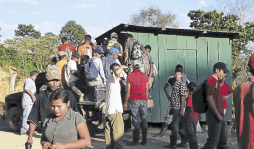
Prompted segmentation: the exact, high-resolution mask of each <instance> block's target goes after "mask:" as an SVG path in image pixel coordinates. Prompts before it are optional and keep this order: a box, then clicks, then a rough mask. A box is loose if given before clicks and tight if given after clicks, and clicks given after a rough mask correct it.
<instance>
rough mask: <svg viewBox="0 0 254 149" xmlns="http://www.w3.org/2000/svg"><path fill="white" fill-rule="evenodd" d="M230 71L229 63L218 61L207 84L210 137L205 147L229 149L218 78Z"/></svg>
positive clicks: (205, 148) (207, 115)
mask: <svg viewBox="0 0 254 149" xmlns="http://www.w3.org/2000/svg"><path fill="white" fill-rule="evenodd" d="M226 73H229V70H228V69H227V65H226V64H225V63H223V62H217V63H215V64H214V65H213V75H212V76H210V77H209V78H208V80H207V83H206V85H205V90H206V100H207V103H208V108H207V111H206V123H207V125H208V139H207V142H206V144H205V145H204V147H203V149H215V148H221V149H227V148H229V146H228V142H227V128H226V125H227V124H226V119H225V115H224V106H223V98H222V95H221V87H220V83H219V82H218V80H221V79H223V78H224V77H225V75H226Z"/></svg>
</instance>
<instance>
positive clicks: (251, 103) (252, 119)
mask: <svg viewBox="0 0 254 149" xmlns="http://www.w3.org/2000/svg"><path fill="white" fill-rule="evenodd" d="M233 97H234V98H233V100H234V106H235V124H236V133H237V141H238V148H239V149H254V135H253V134H254V76H252V77H250V78H249V79H248V80H247V81H246V82H244V83H242V84H240V85H239V86H237V87H236V88H235V91H234V94H233Z"/></svg>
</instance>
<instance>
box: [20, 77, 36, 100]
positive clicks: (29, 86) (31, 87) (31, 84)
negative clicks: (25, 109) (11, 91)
mask: <svg viewBox="0 0 254 149" xmlns="http://www.w3.org/2000/svg"><path fill="white" fill-rule="evenodd" d="M26 90H30V91H31V92H32V93H33V94H35V92H36V85H35V82H34V80H33V79H32V78H30V77H29V78H27V79H26V81H25V84H24V91H23V96H22V105H30V104H33V101H32V98H31V96H30V95H29V94H28V93H27V92H26Z"/></svg>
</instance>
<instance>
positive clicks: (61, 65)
mask: <svg viewBox="0 0 254 149" xmlns="http://www.w3.org/2000/svg"><path fill="white" fill-rule="evenodd" d="M58 56H59V61H58V62H57V63H56V66H57V67H59V68H60V71H61V81H60V82H61V83H65V82H66V81H65V78H64V66H65V64H66V63H67V59H66V53H65V52H64V51H59V52H58Z"/></svg>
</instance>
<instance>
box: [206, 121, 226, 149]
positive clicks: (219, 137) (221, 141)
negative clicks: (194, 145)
mask: <svg viewBox="0 0 254 149" xmlns="http://www.w3.org/2000/svg"><path fill="white" fill-rule="evenodd" d="M206 123H207V125H208V139H207V142H206V144H205V146H204V147H203V149H214V148H216V147H217V149H228V148H229V147H228V137H227V124H226V120H225V118H224V119H223V121H222V122H219V121H218V119H217V118H216V117H206Z"/></svg>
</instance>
